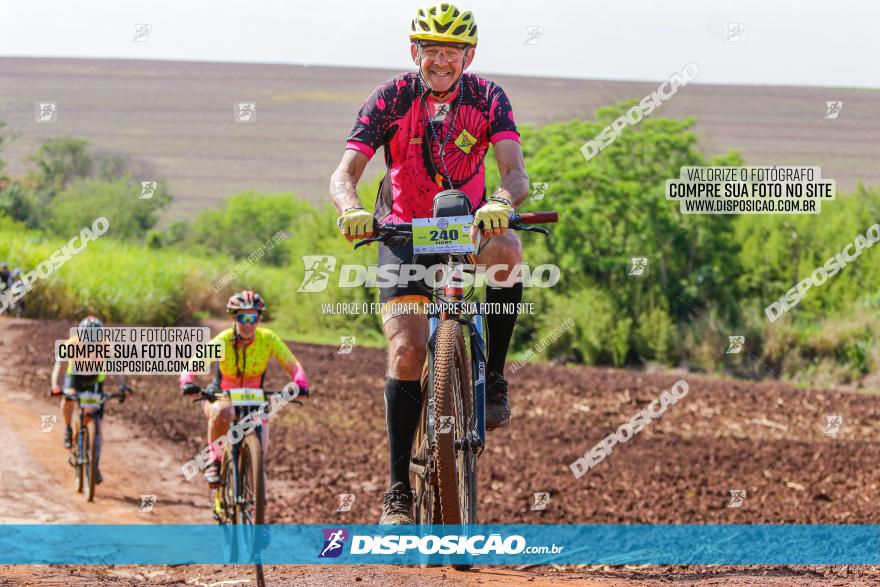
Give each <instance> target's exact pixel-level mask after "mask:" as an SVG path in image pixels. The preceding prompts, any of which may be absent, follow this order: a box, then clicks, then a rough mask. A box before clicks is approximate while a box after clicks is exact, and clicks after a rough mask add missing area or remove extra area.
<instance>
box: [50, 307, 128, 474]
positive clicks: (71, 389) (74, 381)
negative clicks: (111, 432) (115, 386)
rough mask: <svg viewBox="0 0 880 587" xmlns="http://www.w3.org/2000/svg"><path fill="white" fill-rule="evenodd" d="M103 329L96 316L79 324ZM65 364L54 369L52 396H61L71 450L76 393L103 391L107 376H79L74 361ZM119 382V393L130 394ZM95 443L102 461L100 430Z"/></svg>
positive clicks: (66, 440)
mask: <svg viewBox="0 0 880 587" xmlns="http://www.w3.org/2000/svg"><path fill="white" fill-rule="evenodd" d="M103 327H104V324H103V323H102V322H101V321H100V320H98V319H97V318H95V317H94V316H86V317H85V318H83V319H82V320H81V321H80V323H79V328H103ZM67 342H69V343H77V342H79V341H78V340H77V338H76V337H71V338H69V339H68V340H67ZM64 363H65V361H63V360H62V361H55V366H54V367H53V368H52V395H60V396H61V414H62V416H63V417H64V448H70V446H71V444H72V443H73V429H72V428H71V425H70V422H71V420H72V418H73V409H74V408H75V407H76V393H77V392H78V391H87V390H92V389H95V386H97V390H98V391H99V392H100V391H103V389H104V381H105V380H106V375H105V374H104V373H98V374H96V375H78V374H75V373H74V372H73V361H66V363H67V369H66V370H65V369H64V368H63V365H64ZM62 372H64V386H63V387H62V386H61V385H60V383H61V381H60V379H61V373H62ZM117 380H118V381H119V393H125V394H130V393H131V388H130V387H128V386H127V385H126V384H125V377H124V376H122V375H117ZM100 422H101V421H100V420H97V424H98V426H100ZM95 441H96V443H97V446H96V452H97V453H98V454H96V455H95V458H96V459H100V451H101V431H100V428H99V429H98V430H97V438H96V439H95ZM95 481H97V482H98V483H100V482H101V481H102V478H101V471H100V470H98V473H97V475H96V477H95Z"/></svg>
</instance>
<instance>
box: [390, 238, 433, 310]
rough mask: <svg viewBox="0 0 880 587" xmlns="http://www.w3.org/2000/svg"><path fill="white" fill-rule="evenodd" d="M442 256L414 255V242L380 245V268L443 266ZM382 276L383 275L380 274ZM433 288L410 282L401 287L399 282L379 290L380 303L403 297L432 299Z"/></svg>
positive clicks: (423, 283) (418, 282)
mask: <svg viewBox="0 0 880 587" xmlns="http://www.w3.org/2000/svg"><path fill="white" fill-rule="evenodd" d="M442 261H443V257H442V256H441V255H418V256H415V255H413V246H412V241H411V240H407V241H406V242H405V243H404V244H402V245H386V244H384V243H379V266H378V268H379V269H381V268H382V267H383V266H386V265H398V266H399V265H403V264H409V263H414V264H416V265H421V266H422V267H426V268H427V267H430V266H431V265H438V264H441V263H442ZM380 275H381V273H380ZM430 292H431V288H430V287H429V286H428V285H427V284H426V283H425V282H424V281H415V280H410V281H409V282H407V283H406V284H403V285H401V284H400V281H398V282H397V283H396V284H395V285H392V286H389V287H380V288H379V301H380V302H381V303H383V304H384V303H385V302H387V301H388V300H391V299H394V298H399V297H402V296H424V297H426V298H430V296H431V293H430Z"/></svg>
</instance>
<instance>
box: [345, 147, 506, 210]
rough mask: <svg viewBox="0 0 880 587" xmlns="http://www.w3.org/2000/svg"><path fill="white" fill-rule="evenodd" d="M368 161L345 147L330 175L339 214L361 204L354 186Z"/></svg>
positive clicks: (358, 153) (364, 156)
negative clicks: (334, 169) (340, 158)
mask: <svg viewBox="0 0 880 587" xmlns="http://www.w3.org/2000/svg"><path fill="white" fill-rule="evenodd" d="M499 142H500V141H499ZM369 162H370V160H369V159H368V158H367V156H366V155H364V154H363V153H360V152H358V151H353V150H351V149H346V151H345V153H344V154H343V155H342V160H341V161H340V162H339V166H338V167H337V168H336V171H334V172H333V175H331V176H330V200H331V201H332V202H333V205H334V206H336V210H337V211H339V213H340V214H342V213H343V212H344V211H345V210H347V209H348V208H352V207H356V206H360V205H361V200H360V198H359V197H358V194H357V189H356V187H357V183H358V182H359V181H360V179H361V175H363V173H364V169H366V167H367V163H369Z"/></svg>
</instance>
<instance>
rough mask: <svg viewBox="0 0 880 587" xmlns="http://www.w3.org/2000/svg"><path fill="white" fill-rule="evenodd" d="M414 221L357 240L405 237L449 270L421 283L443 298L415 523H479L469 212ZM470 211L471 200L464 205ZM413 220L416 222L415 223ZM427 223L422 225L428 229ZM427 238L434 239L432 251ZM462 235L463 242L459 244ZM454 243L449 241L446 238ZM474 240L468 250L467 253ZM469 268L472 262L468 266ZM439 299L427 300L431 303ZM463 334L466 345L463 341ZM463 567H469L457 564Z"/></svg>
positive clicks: (429, 368)
mask: <svg viewBox="0 0 880 587" xmlns="http://www.w3.org/2000/svg"><path fill="white" fill-rule="evenodd" d="M436 208H437V206H436V205H435V213H434V218H431V219H415V220H414V221H413V222H412V223H399V224H392V223H387V224H382V225H379V226H377V227H375V229H374V230H375V234H376V236H373V237H369V238H366V239H363V240H361V241H358V242H357V243H356V244H355V247H356V248H357V247H360V246H362V245H365V244H367V243H370V242H385V243H388V242H389V241H391V242H394V243H395V244H399V243H401V242H404V241H406V240H411V241H412V242H413V244H414V246H416V244H417V243H423V244H421V245H419V246H418V248H414V252H415V253H416V254H417V255H418V254H431V255H432V256H435V255H438V256H439V258H440V259H441V260H440V261H439V263H440V264H441V265H446V266H447V268H448V273H447V274H446V275H450V276H452V278H451V279H449V280H448V281H447V282H446V284H445V285H444V287H443V288H442V291H441V289H440V288H438V289H436V290H435V289H431V288H430V287H426V294H428V295H429V297H431V298H432V299H433V300H436V301H438V302H441V303H442V308H443V309H442V310H440V311H434V310H433V309H432V310H431V311H429V313H428V321H429V333H430V334H429V339H428V348H427V358H426V361H425V368H424V371H423V376H422V393H423V398H424V400H425V401H423V402H422V411H421V415H420V420H419V427H418V429H417V431H416V437H415V440H414V442H413V450H412V456H411V460H410V471H411V472H412V473H413V474H414V476H415V484H414V488H413V501H414V509H415V522H416V523H417V524H444V525H447V524H454V525H459V524H467V525H469V524H476V523H477V457H478V456H479V454H480V453H481V452H482V451H483V448H484V446H485V444H486V403H485V402H486V356H487V346H486V338H485V336H484V333H483V325H484V322H485V320H484V307H483V304H482V303H476V311H475V312H473V313H469V312H467V311H466V309H465V308H463V307H462V306H463V305H462V302H464V301H466V300H467V299H468V297H469V296H470V295H472V294H473V290H470V293H469V294H467V295H466V294H465V287H464V284H463V272H464V271H465V270H466V269H465V268H464V267H462V264H468V263H471V261H470V253H469V252H468V247H467V243H469V239H468V237H467V236H466V235H467V234H468V233H469V231H470V223H472V221H473V216H470V215H467V214H459V215H446V214H444V215H443V216H440V215H438V213H437V210H436ZM467 212H469V206H468V209H467ZM557 220H558V214H557V213H556V212H528V213H523V214H518V215H517V214H514V215H512V216H511V217H510V220H509V223H508V228H509V229H510V230H519V231H529V232H539V233H542V234H544V235H547V234H549V232H548V231H547V230H546V229H544V228H539V227H532V226H527V225H531V224H545V223H553V222H556V221H557ZM414 226H415V228H414ZM426 227H427V228H426ZM430 241H435V242H439V243H440V244H439V245H438V246H437V247H436V248H435V249H431V245H430ZM465 241H467V243H466V242H465ZM451 242H453V243H457V244H453V245H450V244H449V243H451ZM473 250H474V249H473V245H471V247H470V252H473ZM471 266H472V265H471ZM437 305H439V304H433V306H437ZM465 338H467V339H468V341H469V344H467V345H466V344H465ZM458 566H467V565H458Z"/></svg>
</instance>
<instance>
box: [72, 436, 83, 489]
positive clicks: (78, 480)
mask: <svg viewBox="0 0 880 587" xmlns="http://www.w3.org/2000/svg"><path fill="white" fill-rule="evenodd" d="M80 434H81V432H80V427H79V426H77V427H76V434H74V435H73V447H72V448H71V449H70V458H71V460H72V463H71V464H72V465H73V487H74V489H76V492H77V493H82V491H83V456H84V455H83V453H84V452H85V449H84V447H85V446H86V439H85V438H82V439H80ZM83 434H84V432H83Z"/></svg>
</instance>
